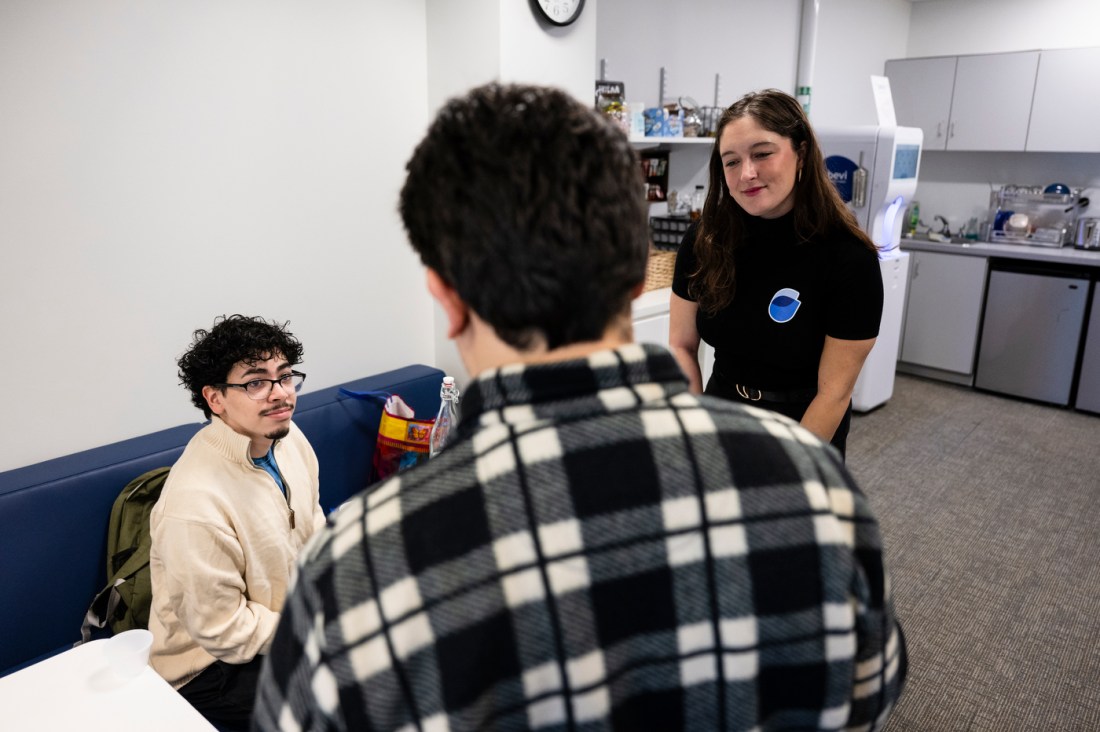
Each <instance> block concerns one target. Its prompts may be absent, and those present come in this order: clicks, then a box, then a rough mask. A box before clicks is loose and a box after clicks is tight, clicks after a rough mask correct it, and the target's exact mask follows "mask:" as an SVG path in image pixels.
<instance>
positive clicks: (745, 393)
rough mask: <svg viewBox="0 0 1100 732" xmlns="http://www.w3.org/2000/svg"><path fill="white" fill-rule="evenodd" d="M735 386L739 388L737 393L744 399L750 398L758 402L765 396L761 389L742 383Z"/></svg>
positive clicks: (751, 400)
mask: <svg viewBox="0 0 1100 732" xmlns="http://www.w3.org/2000/svg"><path fill="white" fill-rule="evenodd" d="M734 388H735V389H737V393H738V394H739V395H740V396H741V398H742V399H748V400H749V401H750V402H758V401H760V400H761V399H762V398H763V397H764V394H763V392H761V391H760V390H759V389H750V388H749V387H747V386H741V385H740V384H734ZM753 392H755V393H756V396H753Z"/></svg>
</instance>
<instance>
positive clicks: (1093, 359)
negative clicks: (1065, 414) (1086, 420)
mask: <svg viewBox="0 0 1100 732" xmlns="http://www.w3.org/2000/svg"><path fill="white" fill-rule="evenodd" d="M1092 290H1093V292H1092V310H1091V312H1090V314H1089V324H1088V331H1087V332H1086V334H1085V351H1084V355H1083V356H1082V357H1081V375H1080V376H1079V377H1078V378H1077V401H1076V402H1074V404H1073V406H1075V407H1077V408H1078V409H1084V410H1086V411H1089V412H1098V413H1100V282H1094V283H1093V285H1092Z"/></svg>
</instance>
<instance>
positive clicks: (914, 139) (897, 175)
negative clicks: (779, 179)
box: [816, 125, 924, 412]
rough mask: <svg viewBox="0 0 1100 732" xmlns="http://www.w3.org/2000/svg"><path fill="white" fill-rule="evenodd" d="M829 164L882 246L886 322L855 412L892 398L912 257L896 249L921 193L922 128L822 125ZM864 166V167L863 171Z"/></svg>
mask: <svg viewBox="0 0 1100 732" xmlns="http://www.w3.org/2000/svg"><path fill="white" fill-rule="evenodd" d="M816 133H817V138H818V141H819V142H820V144H821V149H822V152H823V153H824V155H825V166H826V167H827V168H828V169H829V178H830V180H832V181H833V184H834V185H835V186H836V188H837V191H838V192H839V193H840V197H841V198H842V199H844V202H845V203H847V204H848V207H849V208H851V209H852V212H853V213H855V215H856V220H857V221H859V225H860V226H861V227H862V228H863V230H864V231H865V232H867V234H868V235H869V236H870V237H871V240H872V241H873V242H874V243H875V244H876V245H878V247H879V268H880V270H881V272H882V287H883V295H884V298H883V303H882V320H881V322H880V324H879V333H878V339H877V340H876V341H875V347H874V348H873V349H871V353H870V354H868V356H867V360H866V361H864V363H863V370H862V371H860V373H859V379H858V380H857V381H856V386H855V390H854V391H853V392H852V408H853V409H855V410H856V411H857V412H866V411H869V410H871V409H874V408H875V407H877V406H880V405H882V404H885V403H886V402H887V400H889V399H890V397H891V396H893V394H894V372H895V370H896V368H897V360H898V348H899V346H900V342H901V325H902V315H903V312H904V310H905V293H906V286H907V283H908V281H909V254H908V253H907V252H903V251H901V250H900V249H898V244H899V243H900V242H901V230H902V226H903V224H904V219H905V211H906V208H907V207H908V205H909V202H910V201H912V200H913V197H914V195H915V194H916V191H917V174H918V172H919V170H920V155H921V147H922V145H923V143H924V133H923V132H922V131H921V129H920V128H919V127H896V126H886V125H883V126H866V127H821V128H818V129H817V130H816ZM864 166H866V167H864Z"/></svg>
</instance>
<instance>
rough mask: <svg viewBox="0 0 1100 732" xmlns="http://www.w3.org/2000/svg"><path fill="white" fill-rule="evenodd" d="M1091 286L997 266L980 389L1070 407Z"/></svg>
mask: <svg viewBox="0 0 1100 732" xmlns="http://www.w3.org/2000/svg"><path fill="white" fill-rule="evenodd" d="M1088 286H1089V281H1088V280H1087V279H1085V278H1082V277H1081V276H1080V275H1079V274H1076V273H1069V272H1065V271H1061V270H1058V269H1057V268H1052V267H1040V266H1039V265H1034V266H1030V265H1028V266H1020V265H1018V264H1015V263H1013V262H1012V261H1010V260H992V261H991V263H990V273H989V289H988V291H987V293H986V301H985V317H984V319H983V320H982V335H981V340H980V342H979V346H978V366H977V371H976V374H975V378H974V386H976V387H978V388H980V389H987V390H989V391H995V392H1000V393H1002V394H1011V395H1013V396H1019V397H1025V398H1027V399H1036V400H1039V401H1043V402H1050V403H1053V404H1060V405H1063V406H1067V405H1068V404H1069V398H1070V390H1071V388H1072V387H1073V369H1074V365H1075V364H1076V361H1077V346H1078V344H1079V343H1080V341H1081V326H1082V324H1083V323H1084V320H1085V305H1086V302H1087V300H1088Z"/></svg>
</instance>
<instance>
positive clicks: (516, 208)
mask: <svg viewBox="0 0 1100 732" xmlns="http://www.w3.org/2000/svg"><path fill="white" fill-rule="evenodd" d="M407 168H408V177H407V178H406V181H405V185H404V187H403V188H402V190H401V202H400V212H401V216H402V219H403V221H404V223H405V229H406V231H407V232H408V235H409V241H410V243H411V244H412V246H413V248H414V249H415V250H416V251H417V253H418V254H419V255H420V259H421V261H422V262H423V263H424V264H425V265H426V266H428V267H430V268H432V269H433V270H435V271H436V273H438V274H439V275H440V277H441V278H442V279H443V280H444V281H445V282H446V283H447V284H449V285H450V286H451V287H453V288H454V289H455V290H456V291H457V293H458V294H459V296H460V297H461V298H462V300H463V301H464V302H465V303H466V304H467V305H469V306H470V308H471V309H472V310H473V311H474V312H475V313H476V314H477V315H478V316H479V317H480V318H481V319H482V320H484V321H485V322H486V323H488V324H489V325H490V326H492V328H493V329H494V330H495V331H496V334H497V335H498V336H499V337H500V338H501V339H502V340H504V341H505V342H506V343H508V344H509V345H511V346H512V347H514V348H518V349H521V350H529V349H531V348H534V347H536V346H537V345H538V344H540V343H544V344H545V346H546V347H547V348H549V349H554V348H558V347H561V346H564V345H568V344H573V343H580V342H585V341H594V340H598V339H599V338H601V337H603V334H604V332H605V330H606V329H607V328H608V327H609V326H610V325H611V324H612V323H613V322H614V321H615V320H616V319H618V318H620V317H622V316H623V315H624V314H628V313H629V308H630V299H631V295H632V292H633V290H634V288H635V287H637V286H639V285H641V284H642V282H643V281H644V280H645V271H646V259H647V257H648V255H649V218H648V216H649V204H648V203H647V202H646V197H645V186H644V184H643V183H644V182H643V179H642V177H641V168H640V167H639V164H638V157H637V154H636V153H635V152H634V149H633V148H632V147H631V145H630V142H629V141H628V140H627V138H626V135H624V134H623V132H622V130H620V129H618V128H617V127H616V126H615V125H614V124H612V123H611V122H609V121H608V120H607V119H606V118H604V117H602V116H601V115H599V114H597V113H596V112H595V111H593V110H592V109H591V108H590V107H589V106H586V105H584V104H582V103H580V102H578V101H577V100H576V99H574V98H573V97H572V96H570V95H569V94H567V93H566V92H564V91H562V90H560V89H553V88H546V87H536V86H527V85H521V84H515V85H509V84H496V83H493V84H487V85H485V86H480V87H477V88H475V89H473V90H471V91H470V92H468V93H467V94H465V95H464V96H461V97H456V98H455V99H452V100H450V101H449V102H448V103H447V104H446V105H445V106H444V107H443V109H442V110H440V112H439V114H438V115H437V117H436V119H435V121H434V122H433V123H432V125H431V127H430V129H429V130H428V133H427V135H426V136H425V137H424V139H423V140H422V141H421V142H420V144H419V145H418V146H417V148H416V151H415V152H414V153H413V156H412V158H411V159H410V160H409V163H408V166H407Z"/></svg>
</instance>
